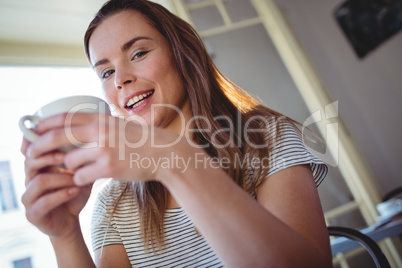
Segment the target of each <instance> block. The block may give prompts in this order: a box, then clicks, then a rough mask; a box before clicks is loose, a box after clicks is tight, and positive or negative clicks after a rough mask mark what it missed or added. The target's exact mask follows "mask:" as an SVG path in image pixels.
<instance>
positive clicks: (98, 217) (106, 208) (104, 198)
mask: <svg viewBox="0 0 402 268" xmlns="http://www.w3.org/2000/svg"><path fill="white" fill-rule="evenodd" d="M116 187H117V184H116V182H113V181H111V182H109V183H108V185H106V186H105V187H104V188H103V189H102V190H101V191H100V192H99V193H98V196H97V198H96V200H95V205H94V209H93V212H92V219H91V240H92V249H93V250H94V251H95V250H96V249H98V248H101V247H103V246H107V245H113V244H123V242H122V240H121V237H120V234H119V232H118V230H117V229H116V226H115V225H114V224H113V217H112V211H113V208H114V200H116V199H117V197H118V196H117V195H118V192H120V191H119V190H118V188H116ZM116 196H117V197H116Z"/></svg>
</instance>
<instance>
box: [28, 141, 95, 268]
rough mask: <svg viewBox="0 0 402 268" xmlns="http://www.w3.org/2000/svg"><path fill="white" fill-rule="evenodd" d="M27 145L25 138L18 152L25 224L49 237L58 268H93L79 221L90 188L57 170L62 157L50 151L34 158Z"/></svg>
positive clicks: (67, 173)
mask: <svg viewBox="0 0 402 268" xmlns="http://www.w3.org/2000/svg"><path fill="white" fill-rule="evenodd" d="M29 146H31V145H30V143H28V141H27V140H25V139H24V140H23V143H22V146H21V152H22V153H23V154H24V155H25V156H26V159H25V173H26V179H25V184H26V191H25V193H24V194H23V196H22V198H21V201H22V203H23V204H24V206H25V209H26V217H27V219H28V221H30V222H31V223H32V224H33V225H35V226H36V227H37V228H38V229H39V230H40V231H42V232H43V233H44V234H46V235H48V236H49V238H50V241H51V243H52V245H53V248H54V251H55V254H56V258H57V263H58V267H84V268H86V267H95V265H94V263H93V261H92V258H91V255H90V254H89V252H88V249H87V247H86V245H85V242H84V239H83V237H82V233H81V228H80V224H79V218H78V215H79V213H80V211H81V210H82V208H83V207H84V205H85V204H86V202H87V200H88V197H89V194H90V192H91V185H88V186H85V187H77V186H76V185H75V184H74V181H73V173H72V172H69V171H66V170H61V169H59V168H57V167H56V166H57V165H59V164H62V163H63V161H64V156H63V154H61V153H58V152H50V153H46V154H43V155H39V156H37V157H33V156H32V155H31V154H30V153H27V151H28V148H29Z"/></svg>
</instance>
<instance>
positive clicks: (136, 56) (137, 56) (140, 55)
mask: <svg viewBox="0 0 402 268" xmlns="http://www.w3.org/2000/svg"><path fill="white" fill-rule="evenodd" d="M147 53H148V51H140V52H137V53H135V54H134V57H133V60H135V59H139V58H141V57H142V56H144V55H145V54H147Z"/></svg>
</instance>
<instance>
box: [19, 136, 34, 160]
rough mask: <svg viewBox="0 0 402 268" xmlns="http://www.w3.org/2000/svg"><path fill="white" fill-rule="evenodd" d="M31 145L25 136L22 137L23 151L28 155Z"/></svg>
mask: <svg viewBox="0 0 402 268" xmlns="http://www.w3.org/2000/svg"><path fill="white" fill-rule="evenodd" d="M30 145H31V143H30V142H29V141H28V140H27V139H26V138H25V137H23V138H22V143H21V149H20V150H21V153H22V154H23V155H24V156H26V155H27V152H28V148H29V146H30Z"/></svg>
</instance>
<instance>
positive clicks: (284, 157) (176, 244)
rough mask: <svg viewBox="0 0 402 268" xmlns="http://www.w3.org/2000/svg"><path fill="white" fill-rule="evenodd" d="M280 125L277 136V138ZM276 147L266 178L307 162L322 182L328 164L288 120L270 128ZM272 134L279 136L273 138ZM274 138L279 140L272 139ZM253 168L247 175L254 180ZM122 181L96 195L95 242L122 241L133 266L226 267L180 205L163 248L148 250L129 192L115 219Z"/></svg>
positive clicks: (169, 220) (171, 214) (172, 212)
mask: <svg viewBox="0 0 402 268" xmlns="http://www.w3.org/2000/svg"><path fill="white" fill-rule="evenodd" d="M278 128H279V133H280V135H279V136H276V134H277V129H278ZM266 137H267V140H269V141H271V142H269V143H270V144H271V145H272V146H273V147H272V148H273V151H272V154H271V155H270V167H269V168H270V169H269V172H268V176H269V175H271V174H273V173H275V172H278V171H279V170H282V169H284V168H287V167H291V166H294V165H302V164H309V165H310V167H311V170H312V172H313V175H314V179H315V181H316V184H317V185H318V184H319V183H320V182H321V181H322V180H323V178H324V177H325V175H326V173H327V166H326V165H325V164H324V163H323V162H322V161H321V160H320V159H318V158H317V157H315V156H314V155H313V154H312V153H311V152H309V151H308V150H307V149H306V147H305V146H304V145H303V142H302V141H301V139H300V137H299V135H298V133H297V132H296V130H295V129H294V127H293V126H292V125H291V124H289V123H280V124H277V125H276V127H274V128H269V130H268V131H267V136H266ZM274 137H278V138H277V139H276V140H274ZM272 141H275V142H272ZM253 173H254V172H253V170H252V169H249V172H248V174H247V178H248V179H254V178H253ZM124 187H125V186H124V185H123V184H122V183H119V182H118V181H113V180H112V181H110V183H109V184H108V185H107V186H106V187H105V188H104V189H102V191H101V192H100V193H99V195H98V199H97V201H96V204H95V208H94V212H93V216H92V245H93V249H94V250H95V249H98V248H101V247H103V246H106V245H112V244H123V245H124V247H125V249H126V252H127V255H128V257H129V260H130V262H131V265H132V266H133V267H223V264H222V263H221V261H220V260H219V258H218V257H217V256H216V254H215V253H214V251H213V250H212V248H211V247H210V246H209V245H208V243H207V241H206V240H205V239H204V238H203V237H202V236H200V235H199V234H197V232H196V230H195V226H194V224H193V223H192V222H191V220H190V218H189V217H188V216H187V214H186V212H185V211H184V210H183V209H182V208H176V209H168V210H167V211H166V214H165V217H164V224H165V229H164V233H165V248H164V249H163V250H156V252H155V253H154V252H153V251H152V250H149V251H148V252H146V251H145V250H144V248H143V246H142V241H141V238H140V237H141V236H140V226H139V217H138V209H137V206H136V204H135V202H134V201H133V198H132V197H130V195H129V194H125V195H124V196H123V198H122V199H121V200H120V203H119V205H118V207H117V209H116V210H115V212H114V214H113V216H112V217H110V215H111V212H112V210H113V202H114V201H115V200H116V199H117V198H118V197H119V196H120V194H121V193H122V191H123V189H124Z"/></svg>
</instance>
